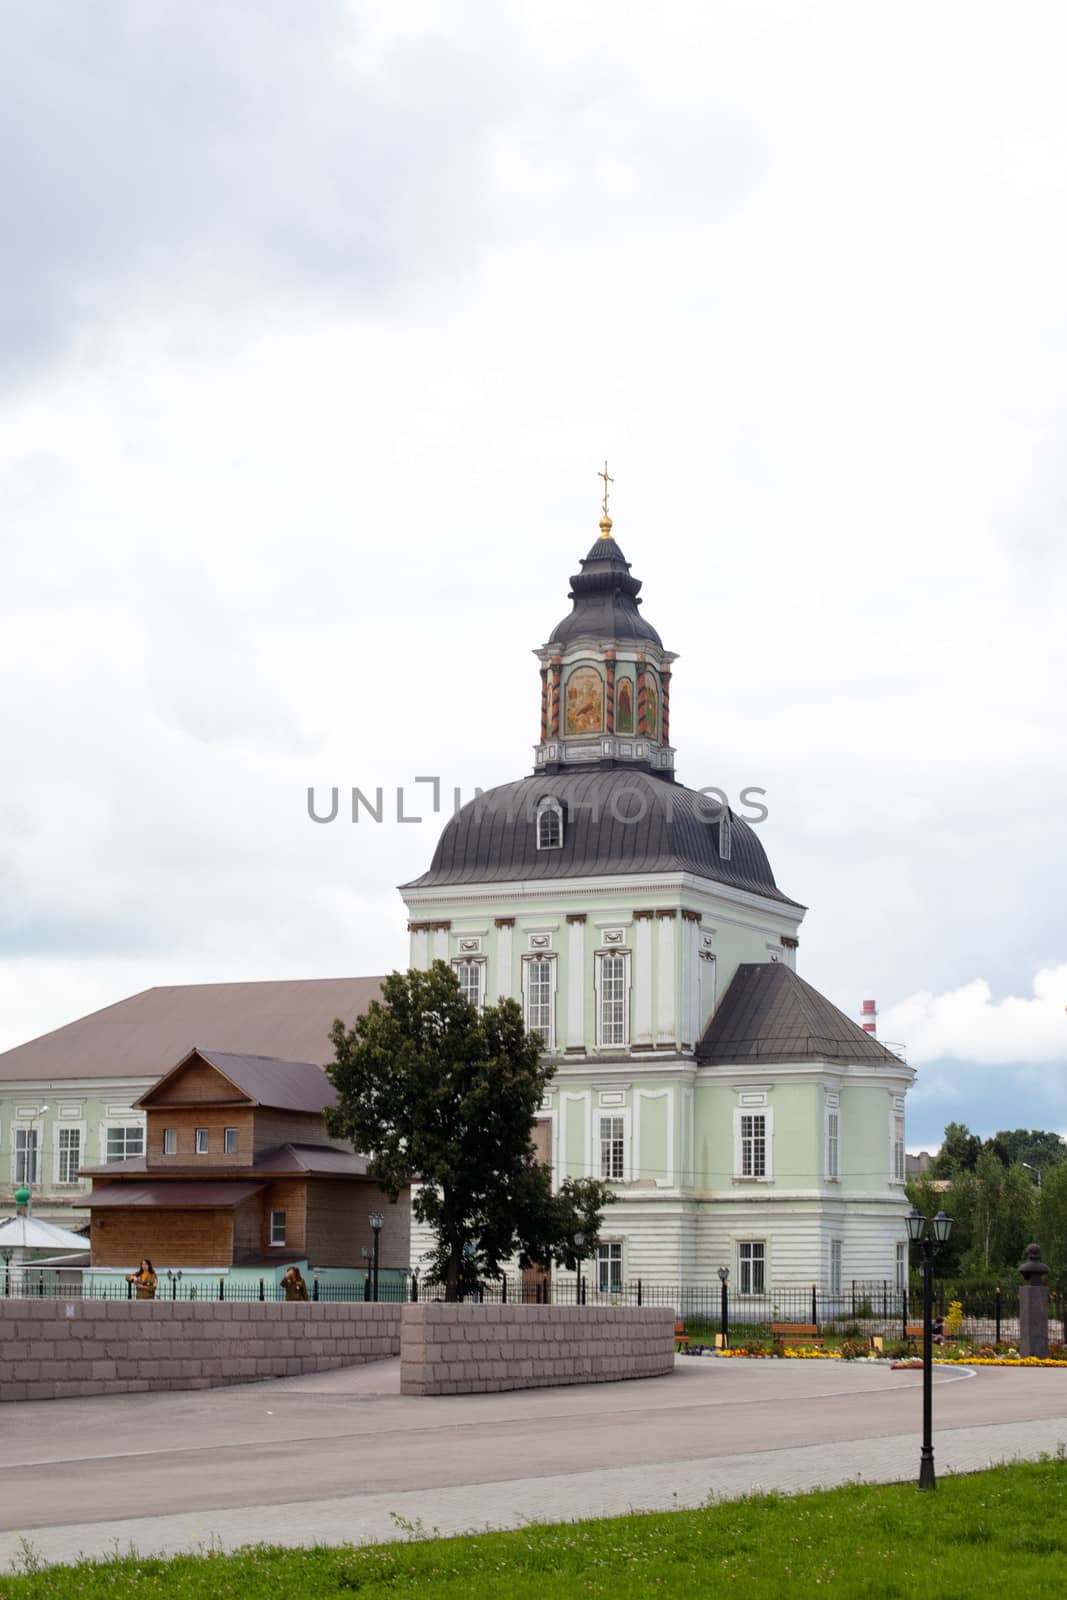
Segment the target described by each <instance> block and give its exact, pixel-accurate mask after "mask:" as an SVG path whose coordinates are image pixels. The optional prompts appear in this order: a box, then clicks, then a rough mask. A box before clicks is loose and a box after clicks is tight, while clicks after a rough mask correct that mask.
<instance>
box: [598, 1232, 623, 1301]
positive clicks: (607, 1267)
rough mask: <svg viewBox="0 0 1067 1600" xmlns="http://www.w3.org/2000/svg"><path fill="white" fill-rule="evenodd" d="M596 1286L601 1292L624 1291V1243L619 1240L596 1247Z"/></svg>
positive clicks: (616, 1292) (617, 1292)
mask: <svg viewBox="0 0 1067 1600" xmlns="http://www.w3.org/2000/svg"><path fill="white" fill-rule="evenodd" d="M596 1286H597V1289H598V1290H599V1292H600V1293H601V1294H621V1293H622V1245H621V1244H620V1243H619V1242H618V1241H617V1240H610V1241H608V1242H607V1243H604V1244H598V1245H597V1247H596Z"/></svg>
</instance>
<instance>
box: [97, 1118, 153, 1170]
mask: <svg viewBox="0 0 1067 1600" xmlns="http://www.w3.org/2000/svg"><path fill="white" fill-rule="evenodd" d="M120 1131H121V1132H122V1133H123V1134H124V1138H123V1141H122V1147H123V1149H124V1150H125V1149H126V1146H127V1145H128V1144H129V1142H130V1139H129V1136H130V1134H131V1133H140V1135H141V1148H140V1150H139V1151H136V1152H134V1153H133V1154H131V1153H130V1152H128V1151H127V1153H126V1154H125V1155H121V1156H113V1155H110V1154H109V1152H108V1146H109V1145H110V1143H111V1135H112V1134H113V1133H119V1132H120ZM146 1132H147V1130H146V1128H145V1125H144V1123H143V1122H118V1121H114V1122H108V1123H106V1124H105V1125H104V1129H103V1133H102V1138H103V1145H104V1151H103V1155H104V1163H105V1165H106V1164H107V1163H108V1162H112V1161H136V1160H137V1157H138V1156H143V1155H144V1152H145V1137H146Z"/></svg>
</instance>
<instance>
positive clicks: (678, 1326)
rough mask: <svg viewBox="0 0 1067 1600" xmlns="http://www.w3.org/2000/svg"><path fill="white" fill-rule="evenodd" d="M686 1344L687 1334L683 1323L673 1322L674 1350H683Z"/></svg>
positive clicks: (687, 1342) (687, 1341)
mask: <svg viewBox="0 0 1067 1600" xmlns="http://www.w3.org/2000/svg"><path fill="white" fill-rule="evenodd" d="M688 1345H689V1334H688V1332H687V1331H686V1326H685V1323H684V1322H676V1323H675V1324H674V1348H675V1349H676V1350H685V1349H687V1348H688Z"/></svg>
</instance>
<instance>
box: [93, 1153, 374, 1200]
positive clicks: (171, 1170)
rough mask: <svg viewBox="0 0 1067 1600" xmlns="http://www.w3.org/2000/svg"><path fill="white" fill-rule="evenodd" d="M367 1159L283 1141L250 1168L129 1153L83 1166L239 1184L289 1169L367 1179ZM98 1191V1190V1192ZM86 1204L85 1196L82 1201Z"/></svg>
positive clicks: (164, 1179)
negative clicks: (156, 1161)
mask: <svg viewBox="0 0 1067 1600" xmlns="http://www.w3.org/2000/svg"><path fill="white" fill-rule="evenodd" d="M368 1164H369V1163H368V1161H367V1157H366V1156H361V1155H357V1154H356V1152H355V1151H354V1150H335V1149H334V1148H333V1146H332V1145H328V1144H282V1145H277V1146H275V1148H274V1149H272V1150H264V1151H262V1152H261V1154H260V1155H258V1156H257V1157H256V1159H255V1161H254V1162H253V1163H252V1165H251V1166H250V1167H226V1168H222V1169H221V1170H220V1169H219V1168H218V1167H212V1168H209V1169H208V1170H206V1171H205V1169H204V1168H203V1167H195V1166H189V1167H164V1168H160V1167H159V1166H153V1165H151V1164H150V1162H149V1158H148V1157H147V1156H130V1157H129V1158H128V1159H127V1160H126V1161H109V1162H107V1163H106V1165H104V1166H100V1167H82V1168H81V1169H80V1173H79V1175H80V1176H81V1177H83V1178H112V1179H115V1180H116V1181H118V1182H121V1183H124V1184H125V1183H127V1182H129V1180H130V1179H131V1178H146V1177H151V1178H152V1179H154V1180H158V1181H159V1182H160V1183H175V1182H181V1181H183V1180H186V1179H190V1178H192V1179H195V1180H196V1181H197V1182H198V1183H234V1182H237V1183H240V1182H242V1181H247V1177H248V1174H250V1173H254V1174H255V1175H256V1177H257V1178H258V1177H268V1176H270V1177H274V1176H276V1175H279V1174H285V1173H290V1172H306V1173H311V1174H315V1173H321V1174H322V1175H323V1176H339V1177H353V1178H365V1177H366V1175H367V1167H368ZM98 1192H99V1191H98ZM80 1203H81V1204H83V1205H84V1203H85V1202H84V1199H82V1200H81V1202H80Z"/></svg>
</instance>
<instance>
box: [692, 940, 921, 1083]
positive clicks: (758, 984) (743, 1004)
mask: <svg viewBox="0 0 1067 1600" xmlns="http://www.w3.org/2000/svg"><path fill="white" fill-rule="evenodd" d="M697 1060H698V1061H699V1062H701V1063H703V1064H705V1065H706V1064H709V1063H718V1064H722V1065H730V1066H737V1065H741V1064H742V1063H744V1062H761V1061H768V1062H770V1061H841V1060H845V1061H888V1062H892V1063H893V1065H894V1066H899V1065H901V1064H902V1063H901V1061H900V1057H899V1056H895V1055H894V1054H893V1052H892V1051H891V1050H887V1049H886V1047H885V1045H884V1044H879V1042H878V1040H877V1039H875V1038H874V1037H873V1036H872V1035H871V1034H869V1033H864V1031H863V1029H862V1028H861V1027H860V1025H859V1023H858V1022H853V1021H852V1018H851V1017H847V1016H846V1015H845V1013H844V1012H843V1011H839V1010H838V1008H837V1007H836V1006H835V1005H834V1004H833V1003H832V1002H831V1001H829V1000H827V998H826V996H825V995H822V994H820V993H819V991H818V989H813V988H812V986H811V984H810V983H805V981H804V979H803V978H798V977H797V975H796V973H795V972H793V971H792V969H791V968H790V967H787V966H786V965H785V964H784V962H781V961H760V962H744V963H743V964H742V965H741V966H739V967H738V969H737V971H736V972H735V974H734V976H733V979H732V981H731V983H730V986H729V988H728V989H727V991H726V993H725V994H724V995H723V997H722V999H721V1001H720V1002H719V1005H718V1007H717V1009H716V1011H715V1015H714V1016H713V1017H712V1019H711V1022H710V1023H709V1025H708V1029H707V1032H706V1033H705V1035H704V1037H703V1039H702V1040H701V1041H700V1044H699V1045H698V1047H697Z"/></svg>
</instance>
